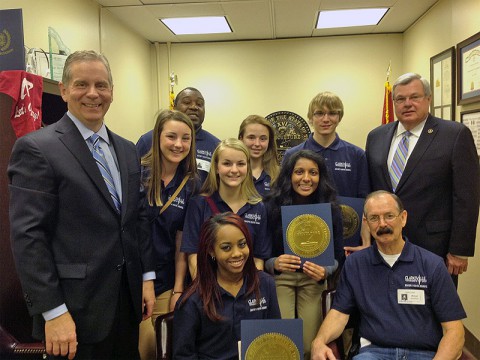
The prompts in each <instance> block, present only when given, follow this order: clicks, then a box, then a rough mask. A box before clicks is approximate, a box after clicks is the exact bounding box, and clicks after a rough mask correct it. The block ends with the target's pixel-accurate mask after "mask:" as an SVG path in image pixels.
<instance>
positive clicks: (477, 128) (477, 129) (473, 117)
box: [460, 109, 480, 157]
mask: <svg viewBox="0 0 480 360" xmlns="http://www.w3.org/2000/svg"><path fill="white" fill-rule="evenodd" d="M460 121H461V122H462V123H463V124H464V125H465V126H467V127H468V128H469V129H470V131H471V132H472V135H473V140H474V141H475V146H476V147H477V155H478V156H479V157H480V109H478V110H468V111H462V112H461V113H460Z"/></svg>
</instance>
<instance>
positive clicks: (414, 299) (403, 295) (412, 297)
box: [397, 289, 425, 305]
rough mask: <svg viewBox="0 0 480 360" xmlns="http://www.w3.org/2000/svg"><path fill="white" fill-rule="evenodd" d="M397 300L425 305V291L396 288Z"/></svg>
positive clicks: (401, 302)
mask: <svg viewBox="0 0 480 360" xmlns="http://www.w3.org/2000/svg"><path fill="white" fill-rule="evenodd" d="M397 301H398V303H399V304H409V305H425V291H424V290H409V289H398V290H397Z"/></svg>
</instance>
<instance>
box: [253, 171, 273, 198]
mask: <svg viewBox="0 0 480 360" xmlns="http://www.w3.org/2000/svg"><path fill="white" fill-rule="evenodd" d="M271 180H272V179H271V178H270V175H268V174H267V173H266V172H265V170H262V173H261V174H260V176H259V177H258V179H255V178H253V184H254V185H255V189H257V191H258V193H259V194H260V196H261V197H263V198H265V196H267V195H268V193H269V192H270V182H271Z"/></svg>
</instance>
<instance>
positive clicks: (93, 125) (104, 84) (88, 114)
mask: <svg viewBox="0 0 480 360" xmlns="http://www.w3.org/2000/svg"><path fill="white" fill-rule="evenodd" d="M60 92H61V95H62V98H63V100H64V101H65V102H66V103H67V106H68V110H69V111H70V112H71V113H72V114H73V115H74V116H75V117H76V118H77V119H78V120H80V121H81V122H82V123H83V124H84V125H85V126H86V127H87V128H89V129H91V130H93V131H95V132H96V131H98V130H99V129H100V127H101V126H102V123H103V119H104V117H105V114H106V113H107V111H108V109H109V107H110V104H111V103H112V101H113V88H112V86H111V84H110V83H109V80H108V72H107V69H106V68H105V65H104V64H103V63H102V62H100V61H78V62H75V63H72V64H71V78H70V81H69V83H68V84H63V83H60Z"/></svg>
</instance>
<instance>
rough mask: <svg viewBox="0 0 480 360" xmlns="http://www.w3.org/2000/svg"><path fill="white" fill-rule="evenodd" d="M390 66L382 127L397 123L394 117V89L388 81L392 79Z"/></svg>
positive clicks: (386, 82) (384, 98)
mask: <svg viewBox="0 0 480 360" xmlns="http://www.w3.org/2000/svg"><path fill="white" fill-rule="evenodd" d="M390 66H391V65H388V69H387V81H385V95H384V96H383V113H382V125H383V124H388V123H390V122H393V121H395V118H394V117H393V100H392V87H391V86H390V82H389V81H388V80H389V78H390Z"/></svg>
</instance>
